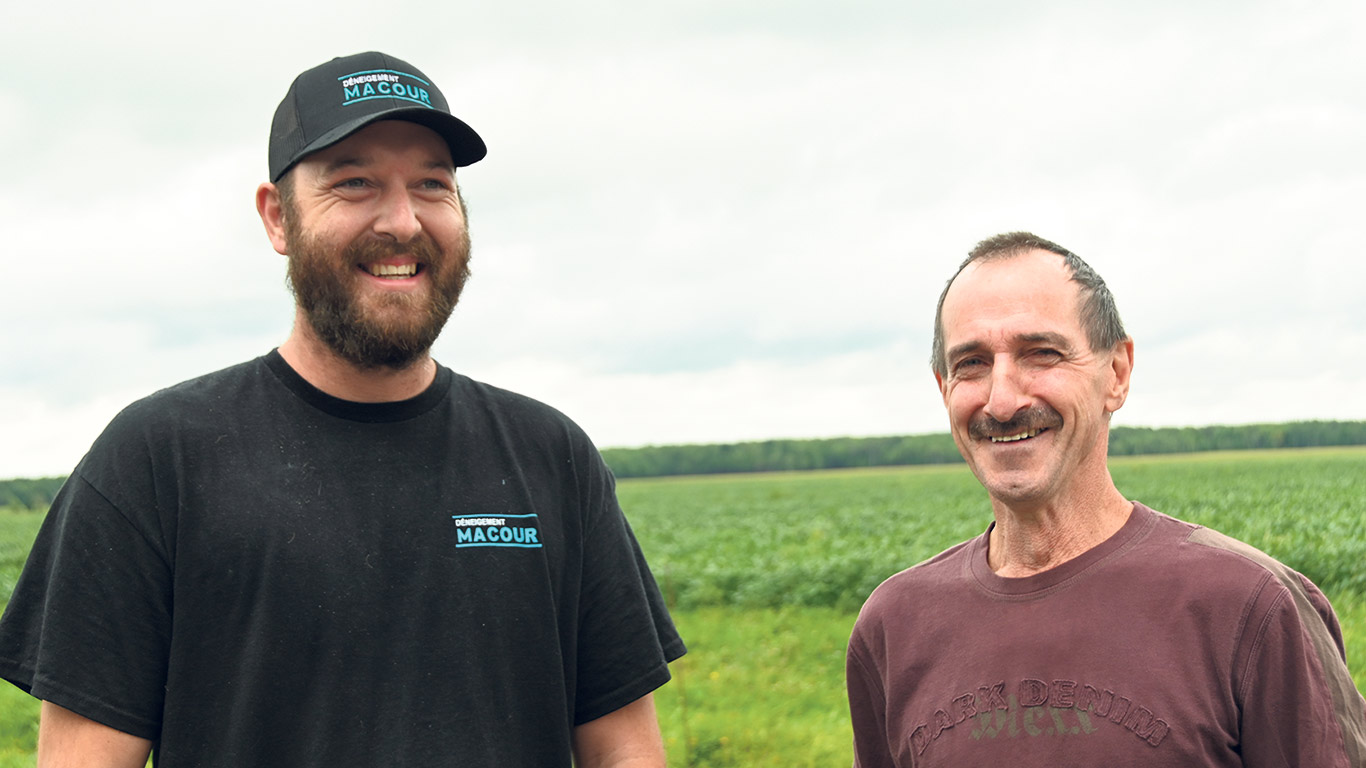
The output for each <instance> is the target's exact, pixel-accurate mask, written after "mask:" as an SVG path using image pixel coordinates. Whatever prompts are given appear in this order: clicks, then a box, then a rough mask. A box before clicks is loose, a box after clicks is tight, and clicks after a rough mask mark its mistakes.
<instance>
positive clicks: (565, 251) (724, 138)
mask: <svg viewBox="0 0 1366 768" xmlns="http://www.w3.org/2000/svg"><path fill="white" fill-rule="evenodd" d="M13 19H14V24H13V25H9V24H7V25H6V29H5V30H4V31H0V37H3V40H0V43H3V45H0V65H3V66H4V67H5V68H6V71H7V72H9V73H11V74H12V75H13V74H14V73H19V76H10V77H7V78H5V79H3V80H0V141H3V142H4V143H5V145H6V146H7V147H11V148H21V149H20V150H19V151H14V152H12V153H11V155H10V156H9V158H8V160H7V172H6V174H5V175H4V176H3V178H0V227H2V228H3V230H4V231H5V232H6V233H7V235H6V251H5V253H6V258H5V264H6V267H7V273H8V275H7V278H6V280H7V284H6V287H7V301H6V302H4V304H3V306H0V323H3V324H4V325H5V326H6V327H7V328H14V329H20V330H21V332H19V333H9V334H6V336H5V337H4V338H3V339H2V340H0V357H2V358H3V359H4V360H6V362H7V364H6V365H5V366H4V367H2V368H0V395H3V397H4V398H5V403H6V405H7V406H8V405H10V404H19V403H22V404H23V405H24V408H26V409H27V410H26V411H25V415H22V417H21V416H17V415H15V412H16V408H15V407H7V408H6V409H5V410H6V411H10V412H11V413H10V415H8V416H6V417H4V418H5V421H4V422H3V423H0V431H3V432H4V433H5V434H6V435H11V434H12V435H16V436H17V437H16V438H15V439H14V440H13V441H12V442H14V443H16V444H20V445H31V444H36V443H38V442H44V441H46V442H50V443H51V444H52V445H53V448H52V450H51V451H47V452H38V451H17V452H12V453H10V454H9V455H0V477H3V476H8V475H11V474H28V473H35V472H36V473H48V474H52V473H59V472H64V471H67V469H69V465H70V464H72V463H74V461H75V459H76V458H77V457H78V456H79V453H80V451H83V450H84V447H85V446H86V445H88V443H89V436H90V435H91V434H93V433H94V432H97V431H98V429H99V426H100V425H101V424H102V422H103V420H104V419H106V418H107V415H109V414H110V413H112V411H111V406H110V402H111V399H114V400H120V401H121V402H126V400H127V399H131V398H132V397H136V396H140V395H142V394H146V393H148V392H151V391H153V390H155V389H157V388H160V387H162V386H166V385H168V384H171V383H174V382H175V381H178V380H180V379H183V378H187V377H189V376H192V375H195V374H198V373H201V372H204V371H207V370H211V369H215V368H219V367H223V366H225V365H228V364H231V363H234V362H237V361H239V360H241V359H243V358H246V357H250V356H253V355H256V354H260V353H263V352H265V351H266V350H267V349H269V348H270V346H272V345H273V344H275V343H278V342H279V341H281V340H283V338H284V337H285V335H286V334H287V333H288V329H289V324H290V322H291V320H292V310H291V308H290V301H289V297H288V294H287V292H286V290H285V288H284V286H283V272H284V264H283V259H282V258H281V257H279V256H278V255H277V254H275V253H274V252H273V251H272V250H271V249H270V248H269V246H268V244H267V243H266V241H265V239H264V237H263V236H262V233H261V229H260V224H259V222H258V221H257V219H256V216H255V211H254V209H253V205H252V194H253V191H254V189H255V186H256V184H257V183H258V182H259V181H260V180H261V179H262V177H263V176H264V175H265V157H264V155H265V152H264V149H265V147H264V145H265V137H266V133H267V130H268V126H269V121H270V116H271V114H272V113H273V111H274V108H275V105H276V103H277V102H278V100H279V98H280V97H281V96H282V95H283V94H284V91H285V89H286V88H287V87H288V81H289V79H290V77H292V75H293V73H295V72H297V71H299V70H302V69H304V68H306V67H308V66H311V65H313V64H316V63H319V62H321V61H323V60H325V59H327V58H330V57H332V56H334V55H341V54H346V53H352V52H356V51H360V50H367V49H381V50H389V51H392V52H394V53H395V54H397V55H399V56H402V57H404V58H407V59H409V60H411V61H412V62H413V63H415V64H418V65H419V66H420V67H421V68H422V69H423V70H424V71H426V72H427V73H428V74H429V75H432V76H433V77H434V78H435V79H436V80H437V81H438V82H440V83H441V84H442V86H443V90H445V92H446V94H447V96H448V97H449V98H450V101H451V102H452V104H454V105H455V106H456V109H457V112H458V113H459V114H461V116H462V117H465V118H466V119H467V120H469V122H470V123H471V124H473V125H474V126H475V127H476V128H477V129H478V130H479V131H480V132H481V134H483V135H484V137H485V139H486V140H487V141H488V143H489V147H490V153H489V156H488V158H487V159H486V160H485V161H483V162H481V163H479V164H477V165H475V166H472V167H470V168H467V169H462V171H461V173H460V177H461V184H462V187H463V188H464V190H465V194H466V197H467V199H468V200H469V202H470V206H471V216H472V222H473V235H474V246H475V260H474V264H473V266H474V270H475V278H474V280H473V282H472V283H471V285H470V287H469V289H468V291H467V292H466V296H465V297H464V298H463V299H462V304H461V307H460V308H459V309H458V310H457V313H456V316H455V317H454V319H453V320H452V322H451V325H450V327H449V328H448V330H447V332H446V333H445V334H444V336H443V338H442V339H441V340H440V341H439V342H438V345H437V347H436V350H435V351H436V354H437V356H438V358H439V359H441V360H442V361H443V362H445V363H447V364H449V365H451V366H452V367H454V368H456V369H457V370H460V371H462V372H466V373H470V374H471V375H475V376H479V377H483V378H486V379H488V380H489V381H491V382H492V383H495V384H501V385H504V386H510V387H511V388H513V389H521V390H527V391H528V393H529V394H533V395H535V396H538V397H541V398H542V399H545V400H546V401H548V402H550V403H551V404H553V405H556V406H558V407H561V408H562V409H563V410H565V411H566V412H568V413H570V415H571V416H574V417H575V418H576V419H578V420H579V421H581V422H582V423H584V425H585V426H586V427H588V428H589V431H590V434H593V435H594V436H595V438H596V439H597V440H598V442H599V443H601V444H604V445H616V444H642V443H662V442H675V441H711V440H729V439H760V438H764V437H777V436H801V435H811V436H824V435H834V434H886V433H892V432H903V431H934V430H938V429H942V428H943V427H942V424H943V422H942V405H940V404H939V402H938V396H937V393H936V392H935V391H934V387H933V383H932V380H931V379H930V378H929V377H928V374H927V373H926V365H925V357H926V355H927V354H928V348H929V329H930V325H931V322H932V311H933V306H934V301H935V298H936V297H937V296H938V293H939V291H940V289H941V288H942V286H943V283H944V280H945V279H946V278H947V277H948V275H949V274H950V273H951V272H952V270H953V268H954V267H955V266H956V264H957V261H958V260H959V259H960V258H961V255H962V254H964V253H966V252H967V250H968V249H969V248H971V246H972V244H973V243H974V242H976V241H977V240H979V239H981V238H983V237H986V236H988V235H991V234H993V233H996V232H1001V231H1008V230H1013V229H1030V230H1033V231H1036V232H1037V233H1038V234H1040V235H1043V236H1045V237H1048V238H1050V239H1054V240H1056V241H1058V242H1061V243H1063V244H1064V245H1066V246H1068V247H1069V248H1072V249H1073V250H1075V251H1077V252H1078V253H1080V254H1081V255H1082V256H1083V257H1085V258H1087V259H1088V260H1089V261H1091V263H1092V264H1093V265H1095V266H1096V267H1097V268H1098V269H1099V271H1100V272H1101V273H1102V274H1103V275H1105V276H1106V278H1107V280H1109V282H1110V283H1111V285H1112V287H1113V288H1114V290H1115V293H1116V295H1117V296H1118V298H1119V302H1120V308H1121V310H1122V312H1123V314H1124V317H1125V319H1126V322H1127V324H1128V325H1129V328H1130V331H1131V332H1132V333H1134V335H1135V336H1136V337H1137V339H1138V349H1139V368H1138V371H1137V378H1136V381H1135V391H1134V396H1133V399H1132V400H1131V402H1130V405H1129V406H1128V407H1126V409H1125V411H1123V412H1122V414H1121V417H1119V418H1120V420H1121V421H1123V422H1124V423H1143V424H1180V423H1206V422H1208V421H1211V420H1230V421H1259V420H1266V419H1265V417H1264V415H1265V414H1281V416H1279V417H1278V418H1366V403H1362V401H1361V400H1360V399H1359V398H1354V397H1353V396H1352V395H1350V392H1354V391H1366V372H1363V371H1362V370H1361V367H1360V365H1359V363H1357V362H1356V361H1357V360H1358V359H1359V358H1360V352H1361V348H1362V347H1361V344H1362V341H1363V338H1362V336H1363V333H1364V332H1366V310H1363V306H1366V305H1363V303H1362V302H1361V301H1360V300H1359V297H1358V296H1356V295H1355V294H1356V291H1357V289H1356V286H1358V285H1360V284H1361V282H1362V280H1363V278H1366V275H1364V274H1363V271H1366V267H1363V266H1362V265H1361V260H1360V259H1358V258H1356V257H1355V254H1354V249H1353V248H1352V246H1353V245H1355V241H1356V240H1357V238H1356V236H1355V229H1356V227H1355V220H1356V219H1357V218H1359V208H1360V207H1361V201H1362V200H1363V199H1366V155H1363V153H1362V152H1361V151H1360V150H1359V147H1358V145H1359V143H1360V142H1359V137H1360V135H1361V133H1362V129H1363V127H1366V97H1363V96H1362V94H1361V90H1360V88H1359V87H1358V85H1359V84H1358V83H1357V82H1356V79H1357V73H1359V72H1361V71H1363V68H1366V60H1363V59H1366V53H1364V52H1363V50H1362V49H1361V46H1359V45H1357V43H1356V41H1357V40H1359V39H1360V36H1361V34H1360V33H1361V32H1362V31H1363V30H1362V27H1363V24H1366V11H1363V10H1362V9H1361V8H1360V7H1359V5H1358V4H1356V3H1350V2H1345V1H1343V2H1325V3H1317V4H1314V5H1313V6H1307V5H1306V6H1293V7H1292V6H1291V5H1287V4H1284V3H1280V2H1258V3H1251V4H1248V3H1232V2H1223V3H1213V4H1200V5H1198V6H1191V5H1190V4H1186V3H1176V2H1162V1H1159V2H1154V3H1148V4H1144V5H1142V6H1132V7H1123V8H1115V7H1111V6H1105V7H1101V6H1095V5H1094V4H1088V3H1078V2H1071V1H1069V0H1054V1H1053V2H1047V3H1042V4H1039V3H1036V4H1028V5H1021V4H1018V3H1005V2H968V3H952V4H950V3H937V4H929V5H926V4H910V3H895V2H854V3H851V4H845V5H841V6H834V5H831V4H829V3H826V2H815V1H814V0H799V1H798V2H782V3H778V2H776V1H774V2H769V1H768V0H759V2H754V3H745V4H741V5H737V4H735V3H727V2H720V0H699V1H696V2H686V3H685V2H664V3H650V4H639V3H636V4H632V3H625V2H622V1H621V0H593V1H591V2H587V3H580V4H574V5H572V6H568V5H563V4H551V3H522V4H506V3H504V4H493V3H486V4H482V5H476V6H470V7H457V6H455V5H445V6H432V5H431V4H429V3H415V2H397V3H391V4H389V5H387V6H385V8H384V10H383V11H382V12H376V10H375V6H374V5H373V4H370V3H359V2H350V1H349V0H348V1H346V2H340V3H334V4H330V5H329V6H328V7H327V8H326V9H325V10H320V8H319V7H317V6H315V5H305V4H302V3H288V2H286V3H273V4H270V5H267V4H265V3H264V2H258V1H256V0H249V1H248V2H245V3H241V4H236V5H233V6H231V7H222V8H206V7H203V6H194V5H183V4H182V5H176V6H172V5H171V4H169V3H148V4H146V7H143V8H138V9H136V10H132V9H128V8H125V7H123V6H110V5H107V4H106V5H99V4H87V5H86V6H84V7H82V8H81V9H79V12H71V13H65V12H64V13H63V14H60V15H59V14H57V13H55V12H54V11H52V10H51V9H48V8H45V7H42V6H34V5H27V6H23V7H21V8H17V9H15V11H14V12H13ZM15 30H18V31H19V32H18V33H16V31H15ZM1296 392H1300V393H1304V395H1303V396H1298V397H1297V396H1295V393H1296ZM1310 395H1312V396H1310ZM27 414H41V415H42V416H41V419H39V420H35V418H36V417H33V416H30V415H27ZM1243 414H1246V416H1245V417H1244V416H1243ZM1125 419H1132V420H1134V421H1124V420H1125ZM87 420H90V421H87ZM92 422H94V423H92ZM45 425H47V428H45ZM39 457H43V458H39ZM36 462H37V463H36Z"/></svg>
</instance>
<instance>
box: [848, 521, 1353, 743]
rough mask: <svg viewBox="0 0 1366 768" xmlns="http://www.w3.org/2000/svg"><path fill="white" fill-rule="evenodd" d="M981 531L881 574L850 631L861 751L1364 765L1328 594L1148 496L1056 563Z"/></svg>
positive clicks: (854, 712) (856, 738)
mask: <svg viewBox="0 0 1366 768" xmlns="http://www.w3.org/2000/svg"><path fill="white" fill-rule="evenodd" d="M989 533H990V529H988V532H987V533H984V534H983V535H982V536H980V537H978V538H976V539H973V540H971V541H968V542H965V543H963V544H960V545H958V546H956V547H954V548H952V549H949V550H947V551H945V552H943V553H941V554H940V555H938V556H936V557H934V558H932V559H930V560H928V561H926V562H924V563H921V564H920V565H917V566H915V567H914V568H911V569H909V570H906V571H903V572H901V573H899V574H897V575H896V576H893V577H892V578H890V579H888V580H887V581H886V582H885V583H883V584H882V586H880V587H878V588H877V590H875V591H874V592H873V594H872V596H871V597H869V599H868V602H867V604H865V605H864V607H863V611H862V613H861V614H860V615H859V618H858V622H857V623H856V624H855V626H854V632H853V636H852V637H851V638H850V642H849V656H848V669H847V674H848V686H849V707H850V711H851V714H852V716H853V726H854V751H855V754H854V764H855V765H856V766H862V767H863V768H876V767H880V766H901V767H902V768H907V767H909V766H916V767H917V768H921V767H932V766H952V767H953V768H965V767H974V766H988V767H990V766H999V767H1000V768H1006V767H1007V766H1008V767H1009V768H1030V766H1049V767H1050V768H1053V767H1055V766H1086V767H1090V766H1096V767H1099V766H1105V767H1106V768H1111V767H1114V766H1182V767H1183V768H1185V767H1187V766H1200V767H1202V768H1203V767H1205V766H1230V767H1232V766H1306V767H1308V766H1313V767H1314V768H1329V767H1330V766H1333V767H1336V766H1341V767H1342V768H1361V766H1363V765H1366V763H1363V760H1366V757H1364V756H1363V755H1366V715H1363V701H1362V697H1361V694H1360V693H1359V692H1358V691H1357V690H1356V687H1355V686H1354V685H1353V683H1352V680H1351V677H1350V675H1349V674H1348V672H1347V667H1346V663H1345V661H1344V658H1345V654H1344V652H1343V645H1342V631H1341V628H1340V627H1339V625H1338V622H1337V617H1336V616H1335V615H1334V614H1333V610H1332V608H1331V607H1330V606H1329V604H1328V600H1327V598H1325V597H1324V596H1323V593H1322V592H1320V591H1319V590H1318V588H1316V587H1315V586H1314V585H1313V584H1311V583H1310V582H1309V580H1308V579H1305V578H1304V577H1303V576H1301V575H1300V574H1298V573H1296V572H1295V571H1293V570H1291V569H1289V568H1287V567H1286V566H1284V565H1282V564H1280V563H1278V562H1277V561H1275V560H1274V559H1272V558H1271V557H1269V556H1267V555H1265V554H1263V553H1261V552H1259V551H1257V550H1256V549H1253V548H1252V547H1249V546H1247V545H1245V544H1242V543H1241V542H1238V541H1236V540H1233V539H1230V538H1228V537H1227V536H1224V535H1222V534H1219V533H1216V532H1214V531H1211V530H1209V529H1207V528H1202V527H1200V526H1195V525H1191V524H1189V523H1184V522H1181V521H1179V520H1176V519H1173V518H1171V517H1168V516H1166V515H1163V514H1160V513H1157V512H1154V511H1152V510H1150V509H1148V508H1147V507H1144V506H1143V505H1141V504H1135V505H1134V511H1133V514H1132V515H1130V517H1129V520H1128V522H1127V523H1125V525H1124V527H1123V528H1121V529H1120V530H1119V531H1118V532H1117V533H1115V535H1114V536H1112V537H1110V538H1109V539H1108V540H1106V541H1105V542H1103V543H1102V544H1100V545H1099V546H1097V547H1095V548H1093V549H1091V550H1090V551H1088V552H1086V553H1084V554H1082V555H1081V556H1079V557H1077V558H1075V559H1073V560H1070V561H1068V562H1066V563H1064V564H1062V565H1060V566H1058V567H1056V568H1053V569H1051V570H1048V571H1046V572H1044V573H1040V574H1036V575H1034V576H1029V577H1025V578H1018V579H1011V578H1002V577H1000V576H997V575H996V574H995V573H993V572H992V571H991V569H990V568H989V567H988V565H987V542H988V535H989Z"/></svg>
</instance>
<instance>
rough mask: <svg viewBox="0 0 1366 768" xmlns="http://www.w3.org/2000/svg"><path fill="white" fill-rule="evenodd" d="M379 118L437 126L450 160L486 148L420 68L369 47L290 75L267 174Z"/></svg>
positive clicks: (467, 160) (466, 158) (479, 154)
mask: <svg viewBox="0 0 1366 768" xmlns="http://www.w3.org/2000/svg"><path fill="white" fill-rule="evenodd" d="M378 120H407V121H408V122H412V123H417V124H418V125H423V126H426V127H428V128H430V129H432V130H433V131H436V132H437V133H438V134H440V136H441V138H443V139H445V140H446V144H448V145H449V146H450V148H451V160H452V161H453V162H454V163H455V164H456V165H457V166H465V165H469V164H471V163H475V162H478V161H479V160H482V159H483V157H484V155H485V154H486V153H487V152H488V149H487V148H486V147H485V146H484V140H483V139H481V138H479V134H477V133H475V132H474V129H473V128H471V127H469V126H468V125H466V124H465V123H464V122H463V121H461V120H460V119H459V118H457V117H456V116H455V115H452V114H451V110H450V107H449V106H448V105H447V104H446V97H445V96H442V95H441V91H440V90H439V89H437V87H436V84H435V83H433V82H432V81H431V80H429V79H428V78H427V76H426V75H424V74H422V71H421V70H419V69H418V68H417V67H414V66H413V65H412V64H409V63H408V62H406V61H403V60H402V59H396V58H394V57H393V56H389V55H386V54H383V53H378V52H375V51H370V52H368V53H357V54H355V55H354V56H342V57H340V58H336V59H333V60H331V61H329V62H327V63H326V64H319V65H318V66H316V67H314V68H312V69H310V70H308V71H307V72H304V73H303V74H301V75H299V76H298V77H296V78H294V82H293V83H291V84H290V86H289V93H286V94H285V99H284V101H282V102H280V106H279V107H277V108H276V110H275V119H274V120H273V121H271V124H270V180H271V181H272V182H275V181H279V180H280V177H281V176H284V175H285V171H288V170H289V169H290V168H292V167H293V166H294V164H295V163H297V162H299V161H300V160H302V159H303V158H304V156H305V155H308V154H310V153H313V152H317V151H318V150H320V149H323V148H325V147H330V146H332V145H333V144H336V143H337V142H339V141H341V140H342V139H344V138H346V137H347V136H350V135H351V134H353V133H355V132H356V131H358V130H360V129H361V128H364V127H365V126H367V125H369V124H371V123H373V122H376V121H378Z"/></svg>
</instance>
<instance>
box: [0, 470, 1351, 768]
mask: <svg viewBox="0 0 1366 768" xmlns="http://www.w3.org/2000/svg"><path fill="white" fill-rule="evenodd" d="M1111 469H1112V473H1113V475H1114V477H1115V482H1116V484H1117V485H1118V486H1119V488H1120V489H1121V490H1122V491H1123V492H1124V493H1125V495H1127V496H1129V497H1130V498H1134V499H1138V500H1140V501H1143V502H1144V503H1146V504H1148V505H1149V506H1151V507H1153V508H1155V509H1158V510H1160V511H1163V512H1166V513H1168V514H1171V515H1173V516H1176V517H1180V518H1183V519H1186V520H1190V521H1193V522H1198V523H1202V524H1205V525H1208V526H1210V527H1212V528H1216V529H1218V530H1221V531H1223V532H1224V533H1227V534H1229V535H1231V536H1234V537H1236V538H1239V539H1242V540H1244V541H1247V542H1249V543H1251V544H1253V545H1255V546H1257V547H1260V548H1261V549H1263V550H1265V551H1267V552H1269V553H1270V554H1272V555H1274V556H1276V557H1277V558H1279V559H1281V560H1282V561H1284V562H1286V563H1287V564H1289V565H1291V566H1292V567H1294V568H1296V569H1297V570H1299V571H1301V572H1303V573H1304V574H1306V575H1307V576H1309V577H1310V578H1311V579H1313V580H1314V581H1315V582H1316V583H1317V584H1319V586H1321V587H1322V588H1323V589H1324V591H1325V592H1326V593H1327V594H1328V596H1329V597H1330V598H1331V599H1332V600H1333V604H1334V607H1335V608H1336V609H1337V611H1338V615H1339V617H1340V619H1341V620H1342V623H1343V630H1344V634H1345V636H1346V641H1347V648H1348V655H1349V658H1348V664H1349V667H1350V668H1351V670H1352V673H1353V676H1354V678H1355V679H1356V682H1357V686H1358V687H1362V686H1363V685H1366V567H1363V563H1366V448H1346V449H1342V448H1339V449H1305V450H1298V451H1256V452H1237V453H1211V454H1191V455H1175V456H1173V455H1168V456H1162V457H1135V458H1119V459H1114V460H1112V462H1111ZM618 493H619V496H620V498H621V502H622V506H623V508H624V509H626V511H627V515H628V517H629V518H630V520H631V524H632V526H633V528H634V529H635V531H636V534H637V536H638V537H639V539H640V541H641V546H642V547H643V548H644V550H645V553H646V556H647V557H648V559H649V561H650V564H651V567H652V569H653V571H654V573H655V576H656V578H657V579H658V581H659V583H660V587H661V589H662V590H663V591H664V592H665V596H666V598H667V599H668V600H669V602H670V603H671V605H672V606H673V608H674V617H675V621H676V622H677V624H678V626H679V629H680V631H681V632H682V633H683V635H684V639H685V640H686V641H687V642H688V646H689V654H688V655H687V656H685V657H684V658H683V659H682V660H680V661H678V662H676V663H675V664H674V680H673V682H671V683H669V684H668V685H666V686H665V687H664V688H662V689H661V690H660V691H658V692H657V694H656V701H657V704H658V707H659V716H660V724H661V727H662V728H663V731H664V736H665V741H666V745H667V747H668V750H669V762H670V765H673V766H779V765H783V766H818V765H819V766H829V765H848V764H849V762H850V759H851V757H850V740H851V736H850V732H849V718H848V713H847V709H846V705H845V700H844V689H843V685H844V682H843V678H844V648H845V643H846V641H847V639H848V636H849V630H850V628H851V626H852V625H853V621H854V617H855V615H856V613H857V611H858V607H859V605H860V604H861V603H862V601H863V599H864V598H865V597H866V596H867V595H868V593H869V592H870V591H872V589H873V587H875V586H877V584H878V583H880V582H881V581H882V580H883V579H885V578H886V577H888V576H890V575H892V574H893V573H895V572H897V571H899V570H902V569H904V568H906V567H909V566H911V565H913V564H915V563H917V562H919V561H921V560H924V559H926V558H928V557H930V556H932V555H934V554H935V553H937V552H939V551H941V550H943V549H944V548H946V547H948V546H950V545H952V544H955V543H957V542H959V541H962V540H964V539H967V538H969V537H972V536H975V535H977V534H979V533H981V532H982V530H984V529H985V527H986V525H987V523H988V522H989V521H990V510H989V507H988V505H987V501H986V496H985V493H984V492H983V491H982V489H981V487H980V486H978V484H977V482H976V480H975V479H974V478H973V477H972V475H971V474H970V473H969V472H968V471H967V469H966V468H965V467H963V466H961V465H953V466H936V467H899V468H889V469H869V470H846V471H834V472H810V473H794V474H773V475H734V476H711V477H693V478H670V479H653V480H629V481H623V482H621V483H620V486H619V488H618ZM38 521H39V515H37V514H34V513H5V512H3V511H0V599H3V598H6V597H7V596H8V594H9V591H10V589H12V587H13V581H14V578H15V577H16V576H17V573H18V569H19V566H20V565H21V563H22V558H23V556H24V553H25V552H26V550H27V548H28V543H29V541H31V539H32V536H33V533H34V532H35V531H36V529H37V524H38ZM36 711H37V710H36V706H34V705H33V704H32V703H31V702H30V701H29V700H28V699H27V697H25V696H24V695H23V694H21V693H19V692H18V691H17V690H16V689H13V688H12V687H9V686H3V687H0V768H5V766H12V765H13V766H21V765H22V766H31V765H33V762H32V760H33V758H32V749H33V736H34V732H35V726H34V722H35V719H36Z"/></svg>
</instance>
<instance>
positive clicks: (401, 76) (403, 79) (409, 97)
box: [337, 69, 434, 109]
mask: <svg viewBox="0 0 1366 768" xmlns="http://www.w3.org/2000/svg"><path fill="white" fill-rule="evenodd" d="M337 80H338V81H339V82H340V83H341V86H342V106H343V107H346V106H350V105H352V104H356V103H359V102H362V101H369V100H370V99H402V100H403V101H411V102H412V103H414V104H419V105H421V106H424V107H427V108H429V109H432V108H434V107H432V97H431V95H430V94H428V93H427V88H424V87H423V86H427V87H428V88H429V87H431V83H429V82H427V81H426V80H423V79H422V78H420V77H418V76H417V75H410V74H408V73H407V72H399V71H398V70H394V69H368V70H365V71H363V72H352V73H351V74H349V75H342V76H341V77H339V78H337Z"/></svg>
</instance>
